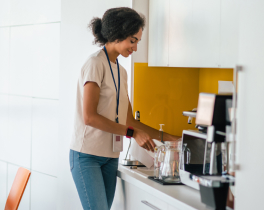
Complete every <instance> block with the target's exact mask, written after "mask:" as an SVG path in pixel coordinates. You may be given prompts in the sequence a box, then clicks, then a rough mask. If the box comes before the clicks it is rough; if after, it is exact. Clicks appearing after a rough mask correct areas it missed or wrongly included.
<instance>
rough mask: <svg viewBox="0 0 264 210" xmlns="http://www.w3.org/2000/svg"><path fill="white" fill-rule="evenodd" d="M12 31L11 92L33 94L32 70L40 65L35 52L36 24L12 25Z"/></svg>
mask: <svg viewBox="0 0 264 210" xmlns="http://www.w3.org/2000/svg"><path fill="white" fill-rule="evenodd" d="M10 33H11V35H10V70H9V71H10V76H9V83H10V86H9V92H10V93H11V94H16V95H25V96H31V95H32V72H33V70H35V69H36V68H37V66H38V65H39V64H38V62H37V61H36V57H37V55H36V52H35V50H36V48H37V46H35V42H34V41H35V39H36V37H35V26H23V27H12V28H11V31H10Z"/></svg>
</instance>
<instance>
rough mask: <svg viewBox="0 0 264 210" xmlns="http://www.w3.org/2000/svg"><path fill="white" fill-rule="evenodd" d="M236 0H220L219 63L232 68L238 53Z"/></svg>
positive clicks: (223, 66) (237, 10) (237, 11)
mask: <svg viewBox="0 0 264 210" xmlns="http://www.w3.org/2000/svg"><path fill="white" fill-rule="evenodd" d="M238 8H239V5H238V0H221V25H220V27H221V41H220V65H221V67H222V68H230V67H231V68H234V66H235V64H236V63H237V55H238V26H239V19H238V15H239V9H238Z"/></svg>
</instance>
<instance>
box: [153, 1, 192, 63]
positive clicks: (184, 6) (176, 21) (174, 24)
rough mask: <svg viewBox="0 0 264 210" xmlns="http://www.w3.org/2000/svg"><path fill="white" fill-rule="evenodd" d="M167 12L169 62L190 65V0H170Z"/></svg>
mask: <svg viewBox="0 0 264 210" xmlns="http://www.w3.org/2000/svg"><path fill="white" fill-rule="evenodd" d="M169 13H170V26H169V42H170V46H169V64H170V66H182V67H185V66H186V64H188V65H191V59H190V56H191V55H190V52H191V51H192V50H193V49H192V48H193V46H192V44H191V43H192V26H193V24H192V0H177V1H171V2H170V12H169ZM150 22H151V20H150ZM179 29H181V30H179ZM149 45H151V44H149Z"/></svg>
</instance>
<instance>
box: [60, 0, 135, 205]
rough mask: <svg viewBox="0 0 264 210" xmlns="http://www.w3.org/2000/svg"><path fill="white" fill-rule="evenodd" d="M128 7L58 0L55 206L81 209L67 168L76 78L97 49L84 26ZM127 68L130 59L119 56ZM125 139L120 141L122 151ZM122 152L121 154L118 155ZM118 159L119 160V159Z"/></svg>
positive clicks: (122, 1)
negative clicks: (57, 126)
mask: <svg viewBox="0 0 264 210" xmlns="http://www.w3.org/2000/svg"><path fill="white" fill-rule="evenodd" d="M121 6H125V7H131V6H132V2H131V0H112V1H106V0H97V1H81V0H77V1H72V0H62V1H61V49H60V50H61V51H60V52H61V71H60V105H59V107H60V110H59V119H60V120H59V163H60V164H59V167H58V168H59V175H58V176H59V183H58V184H59V192H58V194H59V198H58V209H63V210H67V209H69V210H71V209H82V207H81V203H80V201H79V197H78V194H77V190H76V188H75V185H74V182H73V179H72V176H71V173H70V168H69V144H70V140H71V134H72V133H71V132H72V128H73V117H74V109H75V93H76V88H77V78H78V75H79V73H80V70H81V67H82V65H83V64H84V62H85V60H86V59H87V58H88V56H89V55H90V54H91V53H93V52H95V51H97V50H99V49H100V48H99V47H98V46H96V45H93V44H92V42H93V39H94V38H93V35H92V33H91V31H89V30H88V29H87V25H88V23H89V22H90V20H91V19H92V18H93V17H102V16H103V14H104V12H105V11H106V10H107V9H109V8H113V7H121ZM119 62H120V64H122V65H123V66H124V67H125V68H126V70H127V71H128V75H130V71H131V58H126V59H124V58H122V56H120V57H119ZM127 145H128V141H124V151H126V148H127ZM123 156H124V154H121V158H122V157H123ZM121 158H120V159H121Z"/></svg>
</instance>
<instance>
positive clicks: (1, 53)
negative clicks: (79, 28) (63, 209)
mask: <svg viewBox="0 0 264 210" xmlns="http://www.w3.org/2000/svg"><path fill="white" fill-rule="evenodd" d="M59 48H60V0H53V1H51V0H48V1H47V0H46V1H44V0H39V1H37V2H36V1H30V0H25V1H18V0H12V1H11V0H2V1H0V209H4V206H5V202H6V199H7V195H8V193H9V190H10V188H11V186H12V183H13V180H14V177H15V175H16V172H17V169H18V168H19V167H20V166H22V167H25V168H28V169H29V170H31V172H32V175H31V178H30V180H29V183H28V186H27V188H26V191H25V193H24V196H23V198H22V200H21V204H20V207H19V209H20V210H23V209H25V210H28V209H32V210H33V209H34V210H40V209H43V210H44V209H56V200H57V185H56V183H57V170H56V169H57V152H58V150H57V142H58V115H57V113H58V104H59V101H58V99H59V94H58V93H59V53H60V52H59Z"/></svg>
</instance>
